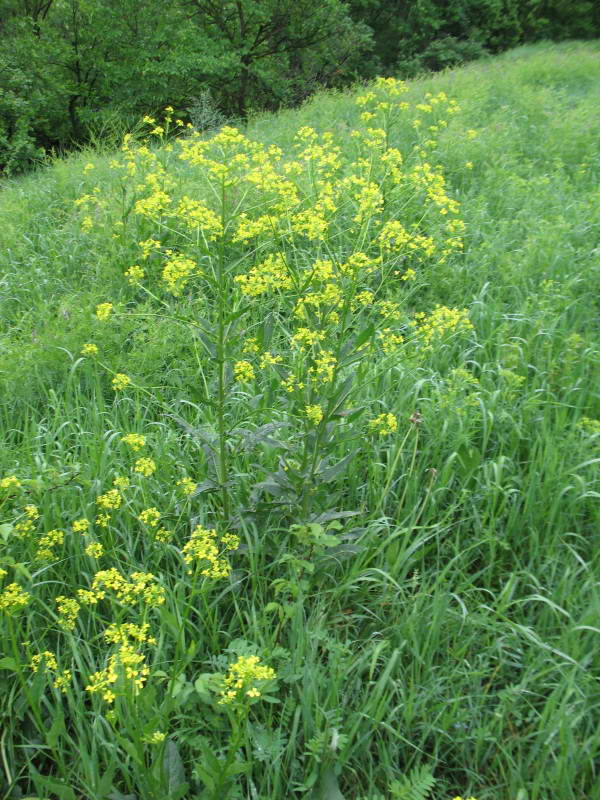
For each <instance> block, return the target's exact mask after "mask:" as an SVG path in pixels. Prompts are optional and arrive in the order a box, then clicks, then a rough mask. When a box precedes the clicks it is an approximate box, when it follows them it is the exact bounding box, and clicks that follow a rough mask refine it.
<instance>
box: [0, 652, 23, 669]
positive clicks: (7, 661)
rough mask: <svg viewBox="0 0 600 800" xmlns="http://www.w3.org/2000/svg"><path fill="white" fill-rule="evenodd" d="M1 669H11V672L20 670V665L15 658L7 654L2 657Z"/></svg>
mask: <svg viewBox="0 0 600 800" xmlns="http://www.w3.org/2000/svg"><path fill="white" fill-rule="evenodd" d="M0 669H9V670H10V671H11V672H18V671H19V665H18V664H17V662H16V661H15V659H14V658H9V657H8V656H6V657H5V658H0Z"/></svg>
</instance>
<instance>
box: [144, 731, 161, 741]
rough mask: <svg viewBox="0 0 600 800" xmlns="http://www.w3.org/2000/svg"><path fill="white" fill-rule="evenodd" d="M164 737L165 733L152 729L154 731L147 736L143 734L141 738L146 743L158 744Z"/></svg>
mask: <svg viewBox="0 0 600 800" xmlns="http://www.w3.org/2000/svg"><path fill="white" fill-rule="evenodd" d="M165 737H166V733H163V732H162V731H154V733H150V734H148V735H147V736H144V738H143V740H142V741H144V742H146V744H160V743H161V742H164V740H165Z"/></svg>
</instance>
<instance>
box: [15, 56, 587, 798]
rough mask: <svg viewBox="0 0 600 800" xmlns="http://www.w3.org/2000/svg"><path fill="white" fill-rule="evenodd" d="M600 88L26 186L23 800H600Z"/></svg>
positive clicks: (583, 61)
mask: <svg viewBox="0 0 600 800" xmlns="http://www.w3.org/2000/svg"><path fill="white" fill-rule="evenodd" d="M599 84H600V66H599V61H598V46H597V45H596V44H593V43H592V44H588V45H564V46H561V47H553V48H549V47H539V48H537V47H536V48H524V49H521V50H517V51H513V52H511V53H508V54H506V55H505V56H503V57H500V58H498V59H495V60H493V61H489V62H485V63H484V64H475V65H472V66H471V67H469V68H465V69H462V70H458V71H454V72H448V73H446V74H443V75H438V76H436V77H434V78H431V79H428V80H423V81H417V82H414V83H411V84H409V85H407V86H404V85H403V84H400V83H397V82H394V81H379V82H378V83H376V84H374V85H373V86H369V87H366V88H364V89H362V90H360V91H357V92H356V93H355V94H326V95H320V96H318V97H316V98H314V99H313V100H311V101H310V102H309V103H307V104H306V106H304V107H303V108H302V109H300V110H297V111H290V112H284V113H281V114H279V115H277V116H264V117H259V118H256V119H255V120H254V121H253V122H252V124H250V125H249V126H248V129H247V130H246V131H244V132H243V133H241V132H239V131H235V130H233V129H230V128H224V129H223V130H222V131H221V132H220V133H218V134H216V135H215V136H214V137H212V138H211V139H208V138H206V137H201V136H194V135H193V133H192V132H189V131H187V129H185V128H184V127H182V126H180V125H178V123H177V120H175V119H173V118H172V115H171V113H170V112H169V111H168V110H167V111H166V116H165V119H164V120H163V119H161V120H156V121H147V126H148V127H147V130H148V138H147V139H146V140H143V141H142V140H140V141H136V140H133V139H129V140H128V141H127V142H126V143H125V144H124V147H123V149H122V150H121V152H120V153H118V154H106V155H104V154H101V153H96V152H88V153H84V154H83V155H81V156H80V157H77V158H75V157H73V158H69V159H67V160H64V161H59V162H57V163H56V164H55V165H54V166H53V167H52V168H51V169H49V170H47V171H44V172H40V173H39V174H36V175H32V176H29V177H27V178H24V179H21V180H19V181H12V182H7V183H6V184H5V186H4V188H3V190H2V193H1V194H0V215H1V219H2V224H1V225H0V247H1V250H2V254H3V255H2V259H3V269H2V278H1V281H2V282H1V290H0V291H1V294H0V307H1V312H2V320H3V328H2V333H1V338H0V347H1V352H2V360H1V366H0V373H1V374H2V381H1V384H0V403H1V405H0V429H1V430H2V441H3V447H2V450H1V452H0V487H1V488H0V514H1V517H0V547H1V549H0V576H1V578H0V580H1V581H2V588H1V589H0V614H1V616H0V625H1V628H0V631H1V633H2V660H1V661H0V668H1V671H0V687H1V689H2V696H3V699H4V700H3V705H2V729H3V733H2V736H1V739H0V756H1V765H2V770H1V781H2V782H1V783H0V786H1V789H2V794H1V796H2V797H4V798H7V800H8V798H11V800H12V799H13V798H22V797H33V796H35V797H40V798H41V797H43V798H54V797H58V798H98V799H100V798H119V799H122V798H139V800H145V799H146V798H153V797H169V798H183V797H202V798H204V797H206V798H208V797H215V798H216V797H219V798H221V797H232V798H233V797H247V798H281V797H301V796H307V797H311V798H315V799H316V798H340V797H346V798H370V799H372V800H375V798H379V797H385V798H426V797H429V798H443V799H444V800H445V799H446V798H451V797H453V796H455V795H457V794H459V795H462V796H464V797H467V796H469V795H473V796H476V797H477V798H478V800H492V798H494V799H495V798H519V800H543V799H544V798H547V797H550V796H552V797H557V798H581V797H595V796H600V795H599V794H598V793H599V792H600V782H599V779H598V776H597V770H596V762H595V760H594V759H595V757H596V754H597V751H598V746H599V744H600V742H599V736H598V708H599V704H600V692H599V690H598V685H597V670H598V666H599V665H598V646H597V637H598V635H599V629H598V613H599V611H600V596H599V592H598V568H599V565H598V547H597V543H596V540H595V537H597V532H598V525H599V522H600V512H599V506H598V499H599V496H600V495H599V491H598V479H597V472H598V463H599V462H600V396H599V393H598V388H597V387H598V386H599V385H600V332H599V329H598V313H599V310H600V309H599V301H598V295H597V286H598V284H599V279H600V260H599V257H598V256H599V252H600V250H599V248H600V235H599V233H600V231H599V223H598V217H597V208H598V201H599V199H600V192H599V189H598V185H599V177H600V154H599V152H598V147H597V135H598V130H599V129H600V112H599V110H598V108H597V103H596V102H595V95H596V94H597V92H598V87H599ZM177 130H180V131H181V135H180V136H178V137H175V136H173V134H174V133H176V132H177Z"/></svg>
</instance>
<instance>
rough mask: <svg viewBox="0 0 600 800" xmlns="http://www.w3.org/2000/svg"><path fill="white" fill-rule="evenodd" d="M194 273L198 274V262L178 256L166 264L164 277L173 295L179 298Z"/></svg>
mask: <svg viewBox="0 0 600 800" xmlns="http://www.w3.org/2000/svg"><path fill="white" fill-rule="evenodd" d="M194 273H198V265H197V264H196V262H195V261H192V259H191V258H185V256H181V255H178V256H173V257H172V258H170V259H169V260H168V261H167V262H166V264H165V266H164V268H163V272H162V276H163V280H164V282H165V283H166V284H167V288H168V290H169V291H170V292H171V294H172V295H174V296H175V297H179V296H180V295H181V293H182V291H183V290H184V289H185V287H186V285H187V283H188V281H189V279H190V278H191V277H192V275H193V274H194Z"/></svg>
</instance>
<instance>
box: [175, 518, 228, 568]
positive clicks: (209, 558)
mask: <svg viewBox="0 0 600 800" xmlns="http://www.w3.org/2000/svg"><path fill="white" fill-rule="evenodd" d="M229 541H230V546H229V547H227V546H226V548H225V549H233V543H234V540H229ZM217 542H218V536H217V532H216V530H214V529H213V530H208V529H206V528H203V527H202V525H197V526H196V527H195V528H194V530H193V531H192V535H191V536H190V538H189V540H188V541H187V542H186V544H185V545H184V547H183V550H182V553H183V560H184V561H185V563H186V564H188V566H189V565H191V564H194V563H195V564H196V569H197V570H198V571H199V573H200V575H203V576H204V577H206V578H213V579H214V580H218V579H220V578H226V577H227V576H228V575H229V573H230V572H231V566H230V564H229V562H228V561H227V559H226V558H224V557H223V556H222V555H221V553H220V552H219V547H218V545H217ZM191 574H192V569H191V568H190V569H189V570H188V575H191Z"/></svg>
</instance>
